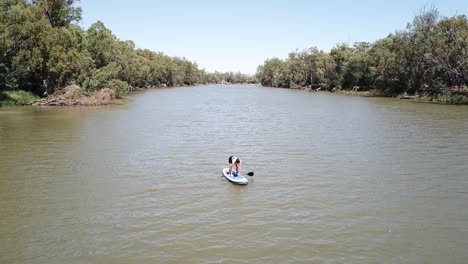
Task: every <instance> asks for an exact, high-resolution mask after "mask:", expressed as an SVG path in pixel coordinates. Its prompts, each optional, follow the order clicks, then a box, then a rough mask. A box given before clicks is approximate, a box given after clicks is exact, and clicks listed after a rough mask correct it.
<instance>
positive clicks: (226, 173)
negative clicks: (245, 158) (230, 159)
mask: <svg viewBox="0 0 468 264" xmlns="http://www.w3.org/2000/svg"><path fill="white" fill-rule="evenodd" d="M233 172H235V171H234V170H233ZM223 175H224V177H226V179H228V180H229V181H230V182H232V183H235V184H248V183H249V181H248V180H247V179H246V178H244V176H242V175H237V176H234V175H231V174H229V168H224V169H223Z"/></svg>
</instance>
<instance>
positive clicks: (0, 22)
mask: <svg viewBox="0 0 468 264" xmlns="http://www.w3.org/2000/svg"><path fill="white" fill-rule="evenodd" d="M76 2H78V1H76V0H1V1H0V93H1V92H2V91H8V90H26V91H32V92H33V93H35V94H40V95H44V94H51V93H52V92H54V91H56V90H57V89H61V88H63V87H65V86H67V85H70V84H77V85H79V86H80V87H81V88H82V90H83V91H85V92H88V93H91V92H93V91H95V90H98V89H101V88H112V89H114V90H115V91H116V92H117V94H118V95H120V94H124V93H127V92H129V91H132V90H136V89H140V88H143V87H151V86H181V85H195V84H205V83H216V82H220V81H223V80H224V81H229V82H231V83H237V82H247V81H248V80H251V79H252V77H250V76H247V75H243V74H240V73H219V72H216V73H207V72H205V71H204V70H202V69H199V67H198V65H197V64H196V63H194V62H191V61H189V60H187V59H185V58H178V57H169V56H167V55H165V54H163V53H160V52H153V51H150V50H147V49H136V48H135V44H134V43H133V42H132V41H121V40H119V39H118V38H117V37H116V36H115V35H113V34H112V32H111V31H110V30H109V29H107V28H106V27H105V26H104V24H103V23H102V22H99V21H98V22H96V23H94V24H93V25H91V26H90V27H89V28H88V29H86V30H85V29H83V28H81V27H80V26H78V25H76V24H75V23H76V22H78V21H80V20H81V8H80V7H78V6H77V5H76Z"/></svg>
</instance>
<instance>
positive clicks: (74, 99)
mask: <svg viewBox="0 0 468 264" xmlns="http://www.w3.org/2000/svg"><path fill="white" fill-rule="evenodd" d="M245 84H246V83H236V84H230V85H245ZM199 85H217V84H216V83H208V84H197V85H184V86H173V87H168V86H161V87H159V86H150V87H143V88H139V89H136V90H135V91H131V92H129V93H127V94H125V96H131V95H132V94H134V93H139V92H142V91H146V90H150V89H159V88H177V87H186V86H199ZM257 85H259V86H262V87H267V88H282V89H293V90H303V91H308V92H319V93H325V92H326V93H334V94H338V95H345V96H359V97H384V98H394V99H398V100H404V101H408V102H417V103H432V104H440V105H468V96H466V95H460V94H451V93H446V94H442V95H437V96H433V97H431V96H428V95H404V94H401V95H397V96H390V95H385V94H382V93H381V92H379V91H378V90H367V91H354V90H336V89H332V90H327V89H323V90H322V89H320V88H318V89H313V88H310V87H295V88H283V87H270V86H263V85H261V84H257ZM121 99H122V98H118V97H117V96H116V93H115V91H114V90H112V89H110V88H104V89H101V90H97V91H95V92H93V93H92V94H90V95H85V94H84V93H83V92H82V91H81V88H80V87H78V86H76V85H70V86H67V87H65V88H63V89H61V90H59V91H57V92H56V93H54V94H52V95H49V96H47V97H44V98H40V97H39V96H37V95H35V94H33V93H31V92H28V91H24V90H16V91H0V108H2V107H12V106H41V107H42V106H100V105H111V104H118V102H120V101H121Z"/></svg>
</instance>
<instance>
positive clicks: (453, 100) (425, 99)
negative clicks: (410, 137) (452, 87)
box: [301, 88, 468, 105]
mask: <svg viewBox="0 0 468 264" xmlns="http://www.w3.org/2000/svg"><path fill="white" fill-rule="evenodd" d="M301 89H302V90H307V91H309V92H330V93H336V94H341V95H348V96H361V97H388V98H396V99H399V100H407V101H413V102H422V103H436V104H451V105H468V93H466V92H450V91H446V92H444V93H441V94H438V95H434V96H430V95H428V94H419V95H406V94H401V95H397V96H391V95H387V94H384V93H382V92H381V91H379V90H367V91H356V90H321V89H315V90H314V89H310V88H301Z"/></svg>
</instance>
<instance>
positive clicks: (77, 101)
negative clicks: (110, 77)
mask: <svg viewBox="0 0 468 264" xmlns="http://www.w3.org/2000/svg"><path fill="white" fill-rule="evenodd" d="M115 99H116V93H115V91H114V90H112V89H110V88H104V89H101V90H98V91H95V92H94V93H92V94H91V95H85V94H84V93H83V91H82V90H81V88H80V87H79V86H77V85H69V86H67V87H65V88H63V89H61V90H58V91H56V92H55V93H54V94H53V95H51V96H48V97H46V98H43V99H40V100H36V101H34V102H33V103H31V105H33V106H73V105H83V106H96V105H107V104H111V103H113V102H114V100H115Z"/></svg>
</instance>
